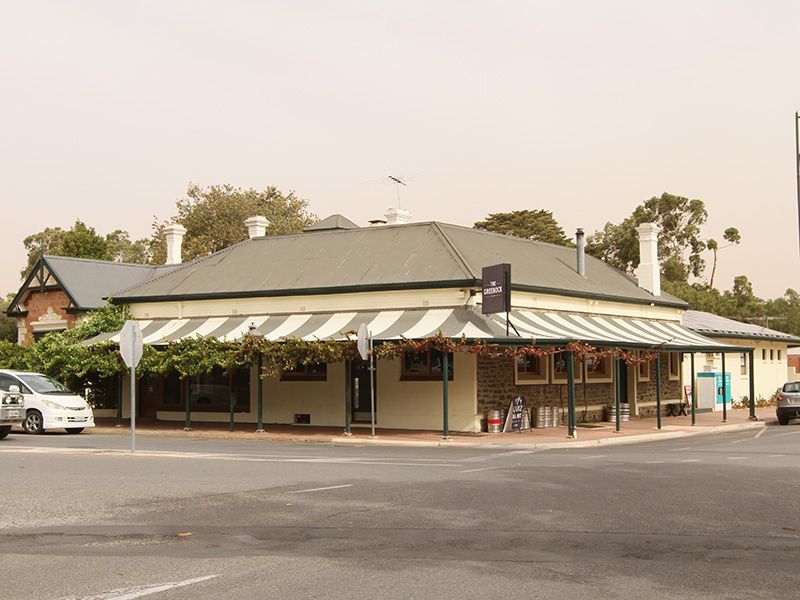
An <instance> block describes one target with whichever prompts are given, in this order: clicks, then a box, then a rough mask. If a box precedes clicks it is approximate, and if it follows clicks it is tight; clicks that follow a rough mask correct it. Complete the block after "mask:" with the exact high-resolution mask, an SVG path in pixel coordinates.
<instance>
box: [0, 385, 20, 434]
mask: <svg viewBox="0 0 800 600" xmlns="http://www.w3.org/2000/svg"><path fill="white" fill-rule="evenodd" d="M19 389H20V388H19V386H17V385H12V386H10V387H9V389H8V391H5V392H0V440H2V439H3V438H5V437H6V436H8V434H9V433H11V428H12V427H13V426H14V425H19V424H20V423H22V420H23V419H24V418H25V399H24V398H23V396H22V394H20V393H19Z"/></svg>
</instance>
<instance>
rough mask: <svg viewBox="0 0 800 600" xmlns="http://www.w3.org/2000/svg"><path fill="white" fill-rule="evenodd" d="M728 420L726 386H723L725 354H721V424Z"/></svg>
mask: <svg viewBox="0 0 800 600" xmlns="http://www.w3.org/2000/svg"><path fill="white" fill-rule="evenodd" d="M727 420H728V386H726V385H725V353H724V352H723V353H722V422H723V423H725V422H726V421H727Z"/></svg>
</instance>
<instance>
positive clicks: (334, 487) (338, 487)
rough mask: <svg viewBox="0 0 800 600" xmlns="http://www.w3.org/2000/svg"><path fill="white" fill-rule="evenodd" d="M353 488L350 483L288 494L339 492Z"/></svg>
mask: <svg viewBox="0 0 800 600" xmlns="http://www.w3.org/2000/svg"><path fill="white" fill-rule="evenodd" d="M349 487H353V484H352V483H345V484H344V485H330V486H328V487H321V488H309V489H307V490H295V491H293V492H289V493H290V494H305V493H306V492H324V491H325V490H340V489H342V488H349Z"/></svg>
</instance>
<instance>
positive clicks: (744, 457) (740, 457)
mask: <svg viewBox="0 0 800 600" xmlns="http://www.w3.org/2000/svg"><path fill="white" fill-rule="evenodd" d="M748 458H750V457H749V456H729V457H728V460H747V459H748Z"/></svg>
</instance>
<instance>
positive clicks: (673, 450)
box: [670, 446, 692, 452]
mask: <svg viewBox="0 0 800 600" xmlns="http://www.w3.org/2000/svg"><path fill="white" fill-rule="evenodd" d="M691 449H692V448H691V446H686V447H684V448H673V449H672V450H670V452H680V451H681V450H691Z"/></svg>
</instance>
